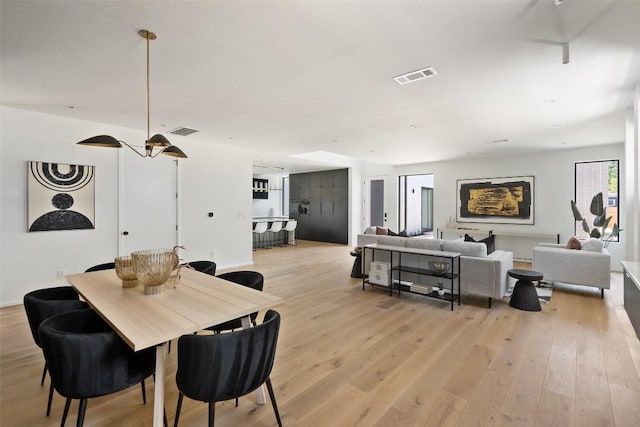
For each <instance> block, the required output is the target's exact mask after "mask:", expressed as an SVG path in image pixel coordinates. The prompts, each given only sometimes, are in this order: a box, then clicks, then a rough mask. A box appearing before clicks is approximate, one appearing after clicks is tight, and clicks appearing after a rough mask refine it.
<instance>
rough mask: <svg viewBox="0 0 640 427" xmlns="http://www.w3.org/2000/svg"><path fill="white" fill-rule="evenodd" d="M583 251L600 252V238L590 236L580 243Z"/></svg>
mask: <svg viewBox="0 0 640 427" xmlns="http://www.w3.org/2000/svg"><path fill="white" fill-rule="evenodd" d="M582 250H583V251H592V252H602V240H600V239H594V238H591V239H589V240H585V241H584V242H583V243H582Z"/></svg>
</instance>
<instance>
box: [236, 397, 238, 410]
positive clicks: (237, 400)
mask: <svg viewBox="0 0 640 427" xmlns="http://www.w3.org/2000/svg"><path fill="white" fill-rule="evenodd" d="M237 407H238V398H237V397H236V408H237Z"/></svg>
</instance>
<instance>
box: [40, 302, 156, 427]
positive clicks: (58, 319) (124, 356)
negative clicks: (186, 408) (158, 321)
mask: <svg viewBox="0 0 640 427" xmlns="http://www.w3.org/2000/svg"><path fill="white" fill-rule="evenodd" d="M39 334H40V342H41V343H42V351H43V352H44V357H45V359H46V361H47V366H48V367H49V374H50V376H51V382H52V383H53V386H54V387H55V389H56V391H57V392H58V393H60V394H61V395H62V396H64V397H66V398H67V401H66V403H65V406H64V412H63V414H62V422H61V424H60V425H61V427H64V424H65V421H66V419H67V415H68V413H69V406H70V404H71V400H72V399H80V407H79V409H78V419H77V424H76V425H77V426H78V427H81V426H82V425H83V423H84V416H85V412H86V409H87V399H90V398H93V397H98V396H104V395H107V394H111V393H115V392H117V391H120V390H124V389H126V388H128V387H131V386H133V385H135V384H138V383H141V384H142V390H143V394H142V395H143V401H144V403H146V396H145V392H144V380H145V378H147V377H149V376H151V375H152V374H153V372H154V369H155V355H156V351H155V348H153V347H151V348H148V349H146V350H141V351H139V352H134V351H133V350H131V348H129V346H128V345H127V344H126V343H125V342H124V341H123V340H122V339H121V338H120V337H119V336H118V335H117V334H116V333H115V332H114V331H113V330H112V329H111V328H110V327H109V325H108V324H107V323H106V322H105V321H104V320H102V318H101V317H100V316H99V315H98V314H97V313H96V312H95V311H93V310H91V309H84V310H76V311H70V312H67V313H62V314H58V315H55V316H52V317H50V318H48V319H47V320H45V321H44V322H42V324H41V325H40V327H39Z"/></svg>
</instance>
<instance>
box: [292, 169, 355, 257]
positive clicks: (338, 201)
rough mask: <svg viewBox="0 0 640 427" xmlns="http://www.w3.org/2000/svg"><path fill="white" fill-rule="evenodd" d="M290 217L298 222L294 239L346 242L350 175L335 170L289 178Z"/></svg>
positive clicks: (342, 170)
mask: <svg viewBox="0 0 640 427" xmlns="http://www.w3.org/2000/svg"><path fill="white" fill-rule="evenodd" d="M289 215H290V216H291V218H294V219H296V220H297V221H298V227H297V228H296V238H299V239H301V240H315V241H319V242H330V243H342V244H345V245H346V244H347V243H348V241H349V171H348V170H347V169H336V170H330V171H322V172H309V173H297V174H291V175H289Z"/></svg>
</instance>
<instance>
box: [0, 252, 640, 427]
mask: <svg viewBox="0 0 640 427" xmlns="http://www.w3.org/2000/svg"><path fill="white" fill-rule="evenodd" d="M254 254H255V257H254V260H255V265H254V266H250V267H248V269H254V270H257V271H260V272H262V273H263V274H264V275H265V278H266V282H265V289H264V290H265V292H269V293H272V294H275V295H279V296H281V297H283V299H284V302H283V304H282V305H280V306H279V307H277V310H278V311H279V312H280V313H281V314H282V326H281V331H280V338H279V342H278V350H277V355H276V362H275V366H274V369H273V373H272V376H271V379H272V381H273V385H274V388H275V392H276V396H277V400H278V404H279V407H280V413H281V415H282V418H283V424H284V425H285V426H332V427H335V426H414V425H416V426H417V425H420V426H448V425H451V426H454V425H455V426H521V427H524V426H576V427H582V426H614V425H615V426H618V427H626V426H629V427H630V426H639V425H640V341H639V340H638V338H637V337H636V335H635V333H634V331H633V328H632V327H631V324H630V322H629V320H628V318H627V316H626V313H625V311H624V307H623V306H622V275H621V274H617V273H613V274H612V289H611V290H609V291H606V292H605V297H604V300H602V299H600V296H599V291H597V290H595V289H591V288H581V287H572V286H565V287H556V289H555V290H554V292H553V297H552V298H551V302H550V303H549V304H547V305H544V306H543V309H542V312H538V313H532V312H524V311H520V310H516V309H513V308H511V307H509V305H508V300H507V299H505V300H503V301H494V304H493V308H492V309H490V310H489V309H487V308H486V300H485V299H479V298H478V299H475V298H463V301H462V302H463V304H462V305H461V306H460V307H458V306H456V307H455V311H454V312H451V311H449V306H448V305H447V304H445V303H442V302H440V301H435V300H430V299H427V298H424V297H421V296H418V295H405V296H403V297H401V298H398V297H395V296H394V297H389V296H388V295H387V294H386V293H385V292H383V291H382V290H380V289H371V288H367V289H366V290H365V291H362V288H361V283H362V282H361V281H360V280H358V279H351V278H350V271H351V265H352V262H353V258H352V257H351V256H350V255H349V248H348V247H346V246H341V245H332V244H318V243H312V242H304V241H300V242H299V245H298V246H297V247H288V248H274V249H270V250H259V251H257V252H254ZM261 319H262V315H260V316H259V320H261ZM0 321H1V324H0V345H1V348H0V368H1V372H0V381H1V384H0V387H1V390H0V398H1V402H0V403H1V406H0V412H1V415H0V425H2V426H3V427H9V426H58V425H59V423H60V417H61V414H62V409H63V406H64V399H63V398H62V397H60V396H58V395H55V396H54V404H53V409H52V414H51V416H50V417H48V418H47V417H46V416H45V406H46V401H47V391H48V385H49V380H48V379H47V381H46V382H45V386H44V387H41V386H40V374H41V372H42V367H43V357H42V352H41V350H40V349H39V348H38V347H36V345H35V344H34V343H33V339H32V337H31V335H30V332H29V327H28V324H27V320H26V316H25V314H24V309H23V307H22V306H14V307H6V308H2V309H0ZM174 344H175V343H174ZM173 348H174V350H173V351H172V352H171V353H170V354H169V357H168V368H167V377H166V379H165V381H166V387H167V393H166V408H167V416H168V418H169V423H170V424H171V425H172V423H173V417H174V414H175V406H176V401H177V391H176V386H175V369H176V350H175V349H176V346H175V345H174V346H173ZM148 382H149V384H148V386H147V387H148V392H147V396H148V398H149V402H148V403H147V405H146V406H143V405H142V399H141V395H140V389H139V387H133V388H131V389H129V390H126V391H123V392H120V393H117V394H114V395H110V396H105V397H101V398H96V399H91V400H90V401H89V405H88V409H87V417H86V420H85V426H149V425H151V419H152V412H153V405H152V399H153V391H152V390H153V385H152V384H151V381H148ZM76 413H77V403H74V404H73V406H72V408H71V411H70V418H69V419H68V420H67V425H75V421H76ZM216 417H217V419H216V421H217V423H216V425H218V426H249V425H251V426H273V425H275V424H276V422H275V417H274V414H273V411H272V409H271V406H270V405H269V404H267V405H264V406H257V405H256V404H255V398H254V395H253V394H251V395H248V396H246V397H243V398H241V399H240V405H239V407H238V408H235V407H234V404H233V402H231V401H230V402H224V403H219V404H218V405H217V406H216ZM180 421H181V422H180V425H181V426H183V427H189V426H204V425H206V421H207V406H206V404H203V403H200V402H194V401H191V400H188V399H185V403H184V405H183V409H182V414H181V420H180Z"/></svg>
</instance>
